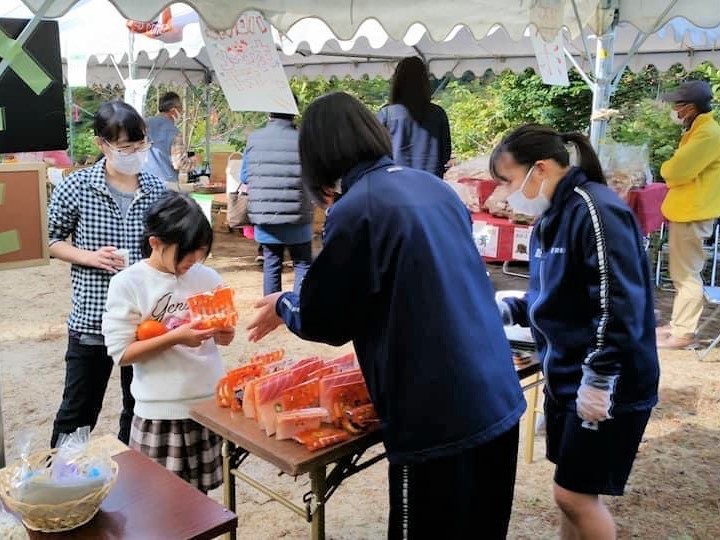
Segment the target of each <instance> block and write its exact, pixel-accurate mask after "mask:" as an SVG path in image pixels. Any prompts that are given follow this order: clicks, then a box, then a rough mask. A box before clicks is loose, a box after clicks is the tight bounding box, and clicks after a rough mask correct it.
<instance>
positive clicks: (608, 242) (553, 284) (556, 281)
mask: <svg viewBox="0 0 720 540" xmlns="http://www.w3.org/2000/svg"><path fill="white" fill-rule="evenodd" d="M530 254H531V259H530V284H529V288H528V291H527V294H526V295H525V297H524V298H520V299H515V298H506V299H505V302H507V304H508V305H509V306H510V309H511V313H512V316H513V321H514V322H515V323H516V324H520V325H522V326H529V327H530V328H531V329H532V333H533V336H534V338H535V341H536V343H537V346H538V353H539V355H540V358H541V360H542V363H543V372H544V374H545V379H546V387H545V389H546V393H547V394H548V396H549V397H550V398H551V399H554V400H555V401H557V402H559V403H560V404H562V405H565V406H566V407H567V408H568V410H574V408H575V398H576V397H577V389H578V386H579V385H580V378H581V376H582V365H583V363H585V364H587V365H589V366H590V367H591V368H592V369H593V370H595V371H596V372H597V373H599V374H603V375H619V378H618V382H617V385H616V388H615V393H614V396H613V407H612V409H611V414H617V413H623V412H629V411H640V410H647V409H650V408H652V407H653V406H654V405H655V404H656V403H657V389H658V381H659V376H660V371H659V366H658V357H657V348H656V343H655V314H654V304H653V292H652V284H651V281H650V269H649V265H648V261H647V256H646V254H645V250H644V247H643V244H642V240H641V237H640V232H639V229H638V225H637V222H636V221H635V216H634V215H633V213H632V211H631V210H630V209H629V208H628V206H627V205H626V204H625V203H624V202H623V201H622V200H621V199H620V198H619V197H618V196H617V195H616V194H615V193H614V192H613V191H612V190H610V188H608V187H607V186H606V185H603V184H599V183H597V182H592V181H590V180H588V179H587V177H586V176H585V174H584V173H583V171H582V170H580V169H579V168H577V167H573V168H572V169H571V170H570V172H569V173H568V174H567V175H566V176H565V178H564V179H563V180H562V181H561V182H560V183H559V184H558V187H557V189H556V191H555V193H554V194H553V197H552V201H551V207H550V208H549V209H548V210H547V211H546V212H545V214H543V216H542V217H541V218H540V220H539V221H538V223H536V225H535V226H534V227H533V232H532V236H531V239H530Z"/></svg>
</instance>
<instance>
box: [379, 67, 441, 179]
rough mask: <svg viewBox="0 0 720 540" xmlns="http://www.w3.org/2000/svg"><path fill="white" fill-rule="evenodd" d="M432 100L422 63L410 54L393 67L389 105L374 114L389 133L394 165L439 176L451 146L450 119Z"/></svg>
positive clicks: (425, 69) (427, 76) (425, 70)
mask: <svg viewBox="0 0 720 540" xmlns="http://www.w3.org/2000/svg"><path fill="white" fill-rule="evenodd" d="M431 99H432V89H431V88H430V76H429V75H428V71H427V68H426V67H425V63H424V62H423V61H422V60H421V59H420V58H418V57H417V56H409V57H407V58H403V59H402V60H400V62H399V63H398V65H397V68H395V73H394V75H393V80H392V86H391V88H390V104H389V105H386V106H385V107H383V108H382V109H380V112H378V115H377V117H378V120H380V123H381V124H382V125H383V126H385V128H387V130H388V133H389V134H390V140H391V142H392V158H393V160H394V161H395V163H396V164H398V165H403V166H405V167H413V168H415V169H420V170H423V171H427V172H429V173H432V174H434V175H436V176H439V177H440V178H442V177H443V175H444V174H445V169H446V167H447V163H448V161H450V153H451V149H452V147H451V142H450V122H448V117H447V114H446V113H445V111H444V110H443V108H442V107H440V106H439V105H435V104H434V103H432V102H431V101H430V100H431Z"/></svg>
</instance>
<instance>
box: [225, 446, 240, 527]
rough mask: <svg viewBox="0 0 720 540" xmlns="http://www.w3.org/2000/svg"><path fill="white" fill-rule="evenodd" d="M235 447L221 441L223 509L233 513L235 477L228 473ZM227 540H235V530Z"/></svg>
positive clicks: (234, 510)
mask: <svg viewBox="0 0 720 540" xmlns="http://www.w3.org/2000/svg"><path fill="white" fill-rule="evenodd" d="M234 450H235V445H234V444H233V443H231V442H230V441H228V440H226V439H223V442H222V467H223V471H222V472H223V501H224V503H225V508H227V509H228V510H230V511H231V512H233V513H235V512H236V511H237V506H236V504H235V477H234V476H233V475H232V474H231V473H230V470H231V468H232V457H233V453H234ZM228 538H229V540H237V529H234V530H232V531H230V533H228Z"/></svg>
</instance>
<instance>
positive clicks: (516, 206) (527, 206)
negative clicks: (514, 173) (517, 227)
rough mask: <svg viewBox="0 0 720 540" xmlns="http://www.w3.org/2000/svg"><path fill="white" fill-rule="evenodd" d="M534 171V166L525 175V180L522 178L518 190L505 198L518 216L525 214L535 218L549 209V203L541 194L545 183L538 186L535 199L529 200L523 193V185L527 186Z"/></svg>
mask: <svg viewBox="0 0 720 540" xmlns="http://www.w3.org/2000/svg"><path fill="white" fill-rule="evenodd" d="M534 170H535V166H534V165H533V166H532V167H530V170H529V171H528V172H527V174H526V175H525V178H523V181H522V184H521V185H520V189H518V190H517V191H515V192H513V193H511V194H510V195H509V196H508V198H507V202H508V204H509V205H510V208H512V209H513V211H514V212H517V213H518V214H525V215H526V216H533V217H536V216H539V215H541V214H543V213H544V212H545V211H546V210H547V209H548V208H550V201H549V200H548V198H547V197H546V196H545V195H543V192H542V188H543V186H544V185H545V181H543V183H542V184H540V191H539V192H538V195H537V197H535V198H533V199H530V198H529V197H527V196H526V195H525V194H524V193H523V190H524V189H525V184H527V182H528V180H529V179H530V176H531V175H532V173H533V171H534Z"/></svg>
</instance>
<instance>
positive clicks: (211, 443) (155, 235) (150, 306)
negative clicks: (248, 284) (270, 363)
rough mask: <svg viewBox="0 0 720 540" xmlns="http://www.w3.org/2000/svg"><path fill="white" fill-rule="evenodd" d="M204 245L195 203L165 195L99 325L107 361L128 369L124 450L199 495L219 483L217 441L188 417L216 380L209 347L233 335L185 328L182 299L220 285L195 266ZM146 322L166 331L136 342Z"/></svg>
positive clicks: (217, 365) (207, 245) (215, 356)
mask: <svg viewBox="0 0 720 540" xmlns="http://www.w3.org/2000/svg"><path fill="white" fill-rule="evenodd" d="M212 241H213V232H212V228H211V227H210V224H209V223H208V221H207V219H206V218H205V216H204V215H203V213H202V210H201V209H200V207H199V206H198V204H197V203H196V202H195V201H193V200H192V199H191V198H189V197H188V196H186V195H183V194H180V193H176V192H168V193H166V194H165V195H164V196H163V197H162V198H161V199H160V200H158V201H157V203H155V204H154V205H153V206H152V207H151V208H150V209H149V211H148V213H147V216H146V218H145V238H144V245H143V255H144V256H145V257H146V258H145V259H144V260H142V261H140V262H138V263H136V264H134V265H132V266H131V267H129V268H128V269H127V270H123V271H122V272H120V273H119V274H118V275H117V276H115V277H114V278H113V279H112V280H111V281H110V288H109V289H108V298H107V305H106V311H105V314H104V315H103V324H102V330H103V334H104V335H105V343H106V344H107V348H108V353H109V354H110V355H111V356H112V358H113V360H114V361H115V362H116V363H117V364H119V365H121V366H127V365H132V366H133V371H134V380H133V383H132V387H131V389H132V394H133V396H134V397H135V415H134V417H133V421H132V430H131V432H130V447H131V448H135V449H136V450H139V451H140V452H142V453H143V454H145V455H147V456H148V457H150V458H152V459H153V460H155V461H156V462H158V463H160V464H161V465H164V466H165V467H166V468H167V469H169V470H171V471H173V472H174V473H176V474H177V475H178V476H180V477H181V478H183V479H185V480H186V481H188V482H189V483H191V484H192V485H194V486H195V487H197V488H198V489H200V490H201V491H204V492H207V491H209V490H211V489H214V488H216V487H218V486H219V485H220V483H221V482H222V461H221V457H220V438H219V437H218V436H217V435H215V434H213V433H212V432H210V431H208V430H207V429H205V428H204V427H202V426H200V425H199V424H197V423H195V422H194V421H192V420H191V419H190V407H191V406H192V405H193V404H194V403H196V402H198V401H201V400H204V399H207V398H209V397H211V396H212V395H213V392H214V390H215V384H216V383H217V381H218V380H219V379H220V377H221V376H222V374H223V369H222V362H221V360H220V354H219V352H218V348H217V345H229V344H230V342H231V341H232V340H233V337H234V336H235V330H234V329H227V330H202V329H200V328H198V327H197V324H193V323H190V322H188V321H189V319H190V317H189V311H188V305H187V298H188V296H191V295H193V294H197V293H202V292H206V291H210V290H212V289H214V288H215V287H217V286H218V285H220V284H221V281H222V280H221V278H220V276H219V275H218V273H217V272H215V270H212V269H210V268H208V267H207V266H204V265H203V264H201V262H202V261H203V260H204V259H205V257H206V256H207V254H208V253H209V252H210V249H211V247H212ZM147 320H155V321H159V322H161V323H163V324H164V325H165V326H166V327H167V328H169V329H170V330H169V331H168V332H167V333H165V334H163V335H160V336H157V337H152V338H150V339H146V340H143V341H138V340H137V338H136V331H137V327H138V325H139V324H140V323H141V322H143V321H147Z"/></svg>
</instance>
